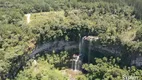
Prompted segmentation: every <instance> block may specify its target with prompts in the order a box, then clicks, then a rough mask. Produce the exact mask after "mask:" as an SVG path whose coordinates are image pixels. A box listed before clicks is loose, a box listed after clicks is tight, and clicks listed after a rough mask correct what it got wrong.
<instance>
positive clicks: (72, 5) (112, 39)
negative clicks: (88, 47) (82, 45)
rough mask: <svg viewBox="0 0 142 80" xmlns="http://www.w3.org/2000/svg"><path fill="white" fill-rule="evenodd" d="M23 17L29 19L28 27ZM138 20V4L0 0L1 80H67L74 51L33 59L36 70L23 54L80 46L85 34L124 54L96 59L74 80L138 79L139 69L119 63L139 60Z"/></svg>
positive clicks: (141, 14) (138, 0) (141, 25)
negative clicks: (60, 44) (54, 45)
mask: <svg viewBox="0 0 142 80" xmlns="http://www.w3.org/2000/svg"><path fill="white" fill-rule="evenodd" d="M26 14H31V17H30V18H31V22H30V23H29V24H27V22H26V16H25V15H26ZM141 19H142V0H0V80H5V79H9V80H47V79H49V80H57V78H58V79H59V80H68V79H69V78H70V77H69V76H68V75H62V73H63V72H62V70H65V69H68V68H69V63H70V62H69V59H71V56H72V54H73V53H78V52H79V51H78V49H76V50H71V51H64V50H63V51H61V52H54V51H53V52H44V51H43V52H41V53H40V54H39V55H37V57H35V59H36V60H37V62H38V65H35V64H34V63H33V62H34V59H31V60H29V59H28V56H27V55H29V54H31V53H32V51H33V50H34V49H35V48H37V47H39V46H40V45H42V44H45V43H47V42H53V41H57V40H64V41H74V42H76V43H79V41H80V40H81V38H82V37H83V36H88V35H92V36H98V37H99V38H100V39H99V41H98V44H100V45H103V46H115V47H116V46H117V47H120V49H121V50H122V54H124V55H122V58H118V57H111V56H108V57H107V56H103V57H94V58H95V59H93V60H92V63H90V64H87V63H85V64H83V66H82V70H83V71H82V73H81V74H79V75H77V76H76V77H74V78H76V79H77V80H94V79H98V80H102V79H105V80H121V79H122V78H123V75H130V76H136V77H138V78H139V79H142V70H141V68H136V67H135V66H130V65H127V63H126V62H124V61H123V60H125V59H126V57H127V58H129V57H135V56H141V55H142V22H141ZM127 61H129V60H127ZM21 65H22V67H20V68H19V66H21ZM36 70H37V71H36Z"/></svg>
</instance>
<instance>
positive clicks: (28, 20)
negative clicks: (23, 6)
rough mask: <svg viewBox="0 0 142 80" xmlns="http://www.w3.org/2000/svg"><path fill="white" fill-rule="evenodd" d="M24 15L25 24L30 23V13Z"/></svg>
mask: <svg viewBox="0 0 142 80" xmlns="http://www.w3.org/2000/svg"><path fill="white" fill-rule="evenodd" d="M25 16H26V17H27V24H28V23H30V21H31V20H30V17H31V14H26V15H25Z"/></svg>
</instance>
